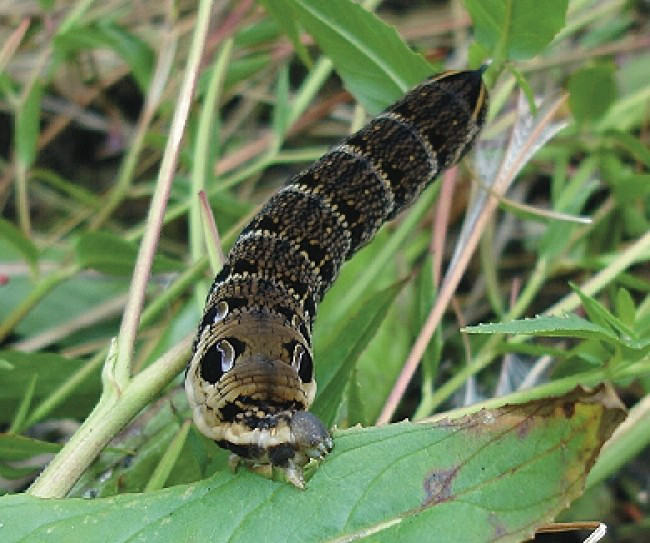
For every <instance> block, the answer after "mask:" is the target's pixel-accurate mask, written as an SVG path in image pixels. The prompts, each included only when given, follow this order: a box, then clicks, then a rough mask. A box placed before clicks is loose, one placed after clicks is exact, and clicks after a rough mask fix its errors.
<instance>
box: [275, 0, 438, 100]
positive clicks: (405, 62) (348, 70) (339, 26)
mask: <svg viewBox="0 0 650 543" xmlns="http://www.w3.org/2000/svg"><path fill="white" fill-rule="evenodd" d="M284 2H285V3H287V4H289V5H291V7H292V9H293V12H294V13H295V14H296V16H297V17H298V19H299V20H300V23H301V24H302V25H303V26H304V27H305V28H306V29H307V31H308V32H309V33H310V34H311V35H312V36H313V38H314V39H315V40H316V42H317V43H318V45H319V46H320V48H321V49H322V50H323V51H324V52H325V54H326V55H327V56H328V57H329V58H330V59H331V60H332V62H333V63H334V66H335V67H336V71H337V73H338V74H339V75H340V76H341V78H342V79H343V81H344V83H345V86H346V87H347V89H348V90H349V91H350V92H351V93H352V94H353V95H354V97H355V98H356V99H357V100H359V102H361V104H363V106H364V107H365V108H366V109H367V110H368V111H369V112H370V113H377V112H379V111H380V110H382V109H384V108H385V107H386V106H388V105H389V104H391V103H393V102H395V101H396V100H397V99H399V98H400V97H401V96H402V95H403V94H404V93H405V92H406V91H407V90H408V89H409V88H411V87H413V86H414V85H416V84H418V83H420V82H421V81H422V80H423V79H425V78H426V77H427V76H429V75H431V73H432V72H433V69H432V67H431V65H430V64H429V63H428V62H427V61H426V60H425V59H424V58H423V57H422V56H420V55H418V54H416V53H414V52H413V51H411V49H410V48H409V47H408V45H406V43H404V41H403V40H402V39H401V38H400V37H399V35H398V34H397V32H396V31H395V29H394V28H393V27H391V26H389V25H387V24H386V23H384V22H383V21H382V20H381V19H379V18H377V17H376V16H375V15H373V14H372V13H370V12H369V11H366V10H365V9H364V8H362V7H361V6H360V5H359V4H357V3H355V2H352V1H351V0H328V1H327V2H323V1H322V0H284Z"/></svg>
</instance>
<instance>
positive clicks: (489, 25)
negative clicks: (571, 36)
mask: <svg viewBox="0 0 650 543" xmlns="http://www.w3.org/2000/svg"><path fill="white" fill-rule="evenodd" d="M464 3H465V6H466V7H467V11H468V12H469V14H470V15H471V17H472V22H473V23H474V25H475V34H476V41H477V42H478V43H479V44H481V45H482V46H483V47H484V49H485V50H486V51H495V50H496V49H498V48H501V49H502V50H503V51H504V52H505V56H506V58H507V59H510V60H525V59H527V58H530V57H533V56H535V55H538V54H540V53H541V52H543V51H544V49H545V48H546V47H547V46H548V44H549V43H550V42H551V40H552V39H553V38H554V37H555V35H556V34H557V33H558V32H559V31H560V30H562V28H563V27H564V25H565V16H566V11H567V8H568V7H569V1H568V0H548V1H546V2H536V1H535V0H465V2H464Z"/></svg>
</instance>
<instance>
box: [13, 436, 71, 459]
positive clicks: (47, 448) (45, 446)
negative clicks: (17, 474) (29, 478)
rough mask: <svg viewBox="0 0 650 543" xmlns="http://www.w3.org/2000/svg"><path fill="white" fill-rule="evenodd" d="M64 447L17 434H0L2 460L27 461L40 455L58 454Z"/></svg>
mask: <svg viewBox="0 0 650 543" xmlns="http://www.w3.org/2000/svg"><path fill="white" fill-rule="evenodd" d="M61 447H63V445H61V444H59V443H48V442H47V441H41V440H40V439H33V438H31V437H24V436H20V435H17V434H0V460H10V461H16V460H27V459H28V458H32V457H34V456H36V455H39V454H45V453H56V452H59V451H60V450H61Z"/></svg>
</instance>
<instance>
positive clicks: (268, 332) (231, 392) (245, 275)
mask: <svg viewBox="0 0 650 543" xmlns="http://www.w3.org/2000/svg"><path fill="white" fill-rule="evenodd" d="M482 73H483V70H476V71H447V72H443V73H441V74H438V75H435V76H432V77H431V78H429V79H427V80H425V81H424V82H423V83H421V84H420V85H418V86H417V87H415V88H414V89H412V90H411V91H410V92H408V93H407V94H406V95H405V96H404V97H403V98H402V99H401V100H399V101H398V102H396V103H395V104H393V105H392V106H390V107H389V108H388V109H386V110H385V111H384V112H383V113H381V114H380V115H378V116H377V117H375V118H374V119H372V120H371V121H370V122H369V123H368V124H367V125H366V126H365V127H363V128H362V129H361V130H359V131H358V132H356V133H355V134H353V135H351V136H350V137H348V138H347V139H345V140H343V141H342V142H341V143H339V144H338V145H336V146H334V147H333V148H332V149H331V150H330V151H329V152H328V153H327V154H325V155H324V156H323V157H321V158H320V159H319V160H318V161H316V162H315V163H314V164H312V165H311V166H310V167H308V168H307V169H306V170H304V171H302V172H301V173H299V174H297V175H296V176H294V177H293V178H291V179H290V180H289V181H288V183H287V184H286V185H285V186H284V188H282V189H281V190H280V191H279V192H277V193H275V194H274V195H273V196H272V197H271V198H270V199H269V200H268V201H267V202H266V204H264V205H263V207H262V208H261V210H260V211H259V213H257V215H255V217H254V218H253V219H252V220H251V222H250V223H249V224H248V226H246V227H245V228H244V230H243V231H242V233H241V234H240V236H239V237H238V238H237V240H236V242H235V244H234V246H233V248H232V249H231V251H230V253H229V254H228V257H227V259H226V263H225V264H224V266H223V268H222V269H221V271H220V272H219V273H218V275H217V276H216V278H215V280H214V283H213V285H212V287H211V289H210V292H209V294H208V297H207V300H206V304H205V310H204V313H203V316H202V319H201V322H200V324H199V327H198V332H197V335H196V339H195V342H194V347H193V355H192V358H191V360H190V362H189V364H188V368H187V372H186V378H185V389H186V391H187V396H188V400H189V404H190V407H191V409H192V413H193V418H194V422H195V424H196V426H197V427H198V429H199V430H200V431H201V432H202V433H203V434H204V435H206V436H207V437H208V438H210V439H213V440H214V441H215V442H216V443H217V444H218V445H219V446H220V447H223V448H225V449H228V450H230V451H231V452H232V453H234V456H232V458H233V459H234V461H235V462H237V461H238V460H244V461H245V462H246V463H248V464H251V465H256V466H265V467H268V468H270V469H272V468H273V467H276V468H280V469H281V470H283V471H284V472H285V475H286V479H287V480H289V481H290V482H292V483H293V484H294V485H296V486H298V487H302V486H303V475H302V468H303V467H304V465H305V464H306V463H307V462H309V460H310V459H312V458H315V459H321V458H323V457H324V456H325V455H326V454H327V453H328V452H329V451H330V450H331V449H332V446H333V442H332V439H331V436H330V434H329V432H328V430H327V428H325V426H324V425H323V423H322V422H321V421H320V420H319V419H318V418H317V417H316V416H315V415H313V414H312V413H310V412H308V411H307V409H308V408H309V406H310V404H311V403H312V401H313V399H314V396H315V394H316V381H315V379H314V363H313V359H312V348H311V332H312V326H313V324H314V318H315V316H316V306H317V305H318V303H319V302H320V301H321V299H322V298H323V296H324V294H325V292H326V291H327V289H328V288H329V287H330V286H331V285H332V283H333V282H334V280H335V279H336V276H337V274H338V272H339V269H340V267H341V265H342V264H343V262H344V261H345V260H347V259H348V258H350V257H351V256H352V255H353V254H354V253H355V252H356V251H357V250H358V249H359V248H360V247H362V246H363V245H365V244H366V243H368V242H369V241H370V240H371V239H372V238H373V236H374V235H375V233H376V232H377V230H378V229H379V228H380V227H381V226H382V225H383V224H384V223H385V222H386V221H388V220H390V219H392V218H394V217H395V216H396V215H397V214H398V213H399V212H400V211H402V210H403V209H404V208H406V207H407V206H409V205H410V204H411V203H412V202H413V201H414V200H415V199H416V198H417V196H418V195H419V194H420V192H422V190H423V189H424V188H425V187H426V186H427V185H429V184H430V182H431V181H432V180H433V179H434V178H435V177H436V176H437V175H438V174H439V173H440V172H442V171H443V170H445V169H446V168H449V167H450V166H452V165H454V164H456V163H457V162H458V161H459V160H460V159H461V158H462V156H463V155H464V154H465V153H466V152H467V151H468V150H469V148H470V147H471V145H472V143H473V142H474V140H475V139H476V136H477V134H478V132H479V131H480V129H481V127H482V125H483V122H484V120H485V114H486V110H487V90H486V88H485V86H484V84H483V81H482Z"/></svg>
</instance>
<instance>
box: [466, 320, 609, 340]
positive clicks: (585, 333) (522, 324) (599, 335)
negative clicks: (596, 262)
mask: <svg viewBox="0 0 650 543" xmlns="http://www.w3.org/2000/svg"><path fill="white" fill-rule="evenodd" d="M463 331H464V332H467V333H468V334H524V335H533V336H543V337H576V338H584V339H591V338H593V339H604V340H608V341H612V340H614V341H616V340H617V337H616V335H615V334H614V333H613V332H612V331H611V330H610V329H609V328H604V327H602V326H599V325H597V324H594V323H592V322H589V321H587V320H585V319H582V318H580V317H578V316H577V315H574V314H570V315H565V316H563V317H556V316H551V315H542V316H539V317H535V318H533V319H522V320H517V321H510V322H495V323H489V324H479V325H477V326H466V327H465V328H463Z"/></svg>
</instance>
